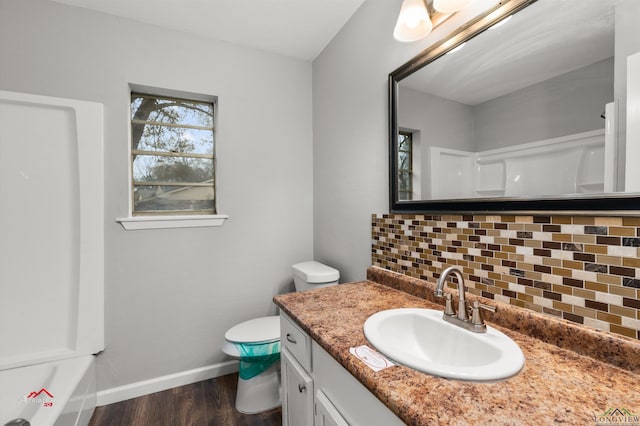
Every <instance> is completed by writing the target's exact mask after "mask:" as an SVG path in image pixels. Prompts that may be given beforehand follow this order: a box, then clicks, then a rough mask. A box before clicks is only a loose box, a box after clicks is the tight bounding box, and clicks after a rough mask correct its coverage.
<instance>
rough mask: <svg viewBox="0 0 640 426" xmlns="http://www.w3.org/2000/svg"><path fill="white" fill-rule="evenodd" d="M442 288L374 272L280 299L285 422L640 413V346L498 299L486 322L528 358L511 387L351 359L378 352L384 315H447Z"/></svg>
mask: <svg viewBox="0 0 640 426" xmlns="http://www.w3.org/2000/svg"><path fill="white" fill-rule="evenodd" d="M434 288H435V284H433V283H428V282H426V281H421V280H417V279H413V278H408V277H406V276H403V275H400V274H395V273H392V272H388V271H386V270H383V269H380V268H375V267H372V268H370V269H369V270H368V280H367V281H362V282H357V283H349V284H342V285H338V286H334V287H328V288H323V289H317V290H312V291H308V292H304V293H291V294H283V295H279V296H276V297H275V298H274V301H275V303H276V304H277V305H278V306H279V307H280V308H281V315H282V320H283V321H282V346H283V349H282V371H283V373H282V374H283V377H282V379H283V382H282V383H283V423H284V424H285V425H294V424H295V425H307V424H309V425H310V424H316V425H329V424H334V425H343V424H355V425H357V424H385V425H393V424H402V423H406V424H413V425H427V424H429V425H431V424H488V423H491V424H554V423H561V422H565V423H567V424H589V423H591V422H594V419H596V418H597V416H602V415H604V413H605V412H606V411H607V410H609V409H610V408H614V409H615V408H620V409H623V408H624V409H627V410H628V411H629V412H631V413H638V412H640V392H639V391H638V387H637V384H638V383H640V375H639V373H640V342H638V341H636V340H633V339H627V338H624V337H619V336H615V335H612V334H609V333H603V332H598V331H595V330H590V329H588V328H586V327H579V326H576V325H573V324H571V323H568V322H565V321H562V320H557V319H555V318H547V317H545V316H542V315H539V314H537V313H534V312H528V311H525V310H523V309H520V308H515V307H512V306H507V305H502V304H499V303H496V302H493V301H487V300H485V302H487V303H492V304H493V305H496V306H497V308H498V311H497V312H496V313H495V314H491V315H487V317H486V319H487V322H488V324H489V325H491V326H492V327H495V328H496V329H499V330H500V331H502V332H503V333H505V334H507V335H508V336H509V337H510V338H511V339H513V340H514V341H515V342H516V343H517V344H518V345H519V346H520V348H521V349H522V351H523V353H524V356H525V359H526V361H525V366H524V367H523V369H522V370H521V371H520V372H519V373H518V374H517V375H515V376H513V377H511V378H508V379H506V380H503V381H497V382H465V381H460V380H450V379H445V378H440V377H435V376H431V375H429V374H425V373H421V372H419V371H417V370H413V369H411V368H408V367H405V366H402V365H395V366H391V367H388V368H385V369H382V370H380V371H377V372H375V371H373V370H372V369H371V368H370V367H368V366H367V365H365V364H364V363H363V362H362V361H361V360H360V359H358V358H356V357H355V356H354V355H352V354H351V353H350V348H353V347H357V346H361V345H368V346H370V347H371V345H370V343H369V342H367V340H366V338H365V336H364V333H363V324H364V322H365V321H366V320H367V318H368V317H369V316H371V315H372V314H374V313H376V312H380V311H383V310H386V309H393V308H399V307H412V308H432V309H442V306H440V305H438V304H437V303H436V302H439V301H437V300H436V299H435V298H434V297H433V296H432V294H433V289H434ZM449 291H451V292H452V293H454V297H457V294H456V291H455V290H449ZM472 299H473V297H472ZM292 341H295V342H296V343H293V342H292ZM435 344H437V342H436V343H435ZM314 420H315V423H314Z"/></svg>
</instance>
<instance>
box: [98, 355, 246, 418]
mask: <svg viewBox="0 0 640 426" xmlns="http://www.w3.org/2000/svg"><path fill="white" fill-rule="evenodd" d="M236 371H238V361H236V360H231V361H225V362H221V363H218V364H213V365H208V366H206V367H201V368H195V369H193V370H187V371H181V372H180V373H174V374H169V375H166V376H161V377H155V378H153V379H149V380H143V381H141V382H135V383H130V384H128V385H123V386H118V387H115V388H111V389H105V390H102V391H99V392H98V394H97V401H96V406H98V407H101V406H103V405H108V404H113V403H115V402H120V401H125V400H127V399H131V398H137V397H139V396H143V395H148V394H150V393H155V392H160V391H163V390H167V389H171V388H175V387H178V386H184V385H188V384H191V383H196V382H200V381H202V380H209V379H213V378H214V377H220V376H224V375H227V374H231V373H235V372H236Z"/></svg>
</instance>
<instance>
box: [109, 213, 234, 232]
mask: <svg viewBox="0 0 640 426" xmlns="http://www.w3.org/2000/svg"><path fill="white" fill-rule="evenodd" d="M228 218H229V216H228V215H226V214H211V215H181V216H132V217H121V218H118V219H116V222H118V223H120V225H122V227H123V228H124V229H126V230H127V231H135V230H140V229H170V228H198V227H214V226H222V225H223V224H224V222H225V220H227V219H228Z"/></svg>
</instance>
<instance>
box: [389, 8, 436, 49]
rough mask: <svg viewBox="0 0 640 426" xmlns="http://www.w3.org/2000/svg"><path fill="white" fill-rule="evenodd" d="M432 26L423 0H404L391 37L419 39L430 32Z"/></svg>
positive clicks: (401, 39) (404, 40) (405, 39)
mask: <svg viewBox="0 0 640 426" xmlns="http://www.w3.org/2000/svg"><path fill="white" fill-rule="evenodd" d="M432 27H433V25H432V24H431V19H430V18H429V12H427V5H426V4H425V3H424V0H404V1H403V2H402V7H401V8H400V15H398V21H397V22H396V26H395V28H394V29H393V37H394V38H395V39H396V40H398V41H403V42H409V41H416V40H420V39H421V38H424V37H426V36H427V35H428V34H429V33H430V32H431V28H432Z"/></svg>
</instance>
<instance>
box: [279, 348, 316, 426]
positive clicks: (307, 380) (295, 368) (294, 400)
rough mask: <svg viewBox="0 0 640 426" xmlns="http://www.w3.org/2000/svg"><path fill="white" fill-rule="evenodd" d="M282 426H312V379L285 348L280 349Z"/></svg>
mask: <svg viewBox="0 0 640 426" xmlns="http://www.w3.org/2000/svg"><path fill="white" fill-rule="evenodd" d="M280 356H281V359H282V384H283V386H284V389H283V394H282V424H283V425H284V426H312V425H313V379H312V378H311V376H309V373H307V372H306V371H305V370H304V368H302V366H301V365H300V364H299V363H298V362H297V361H296V360H295V358H294V357H293V356H292V355H291V353H290V352H289V351H288V350H287V348H282V352H281V354H280Z"/></svg>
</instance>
